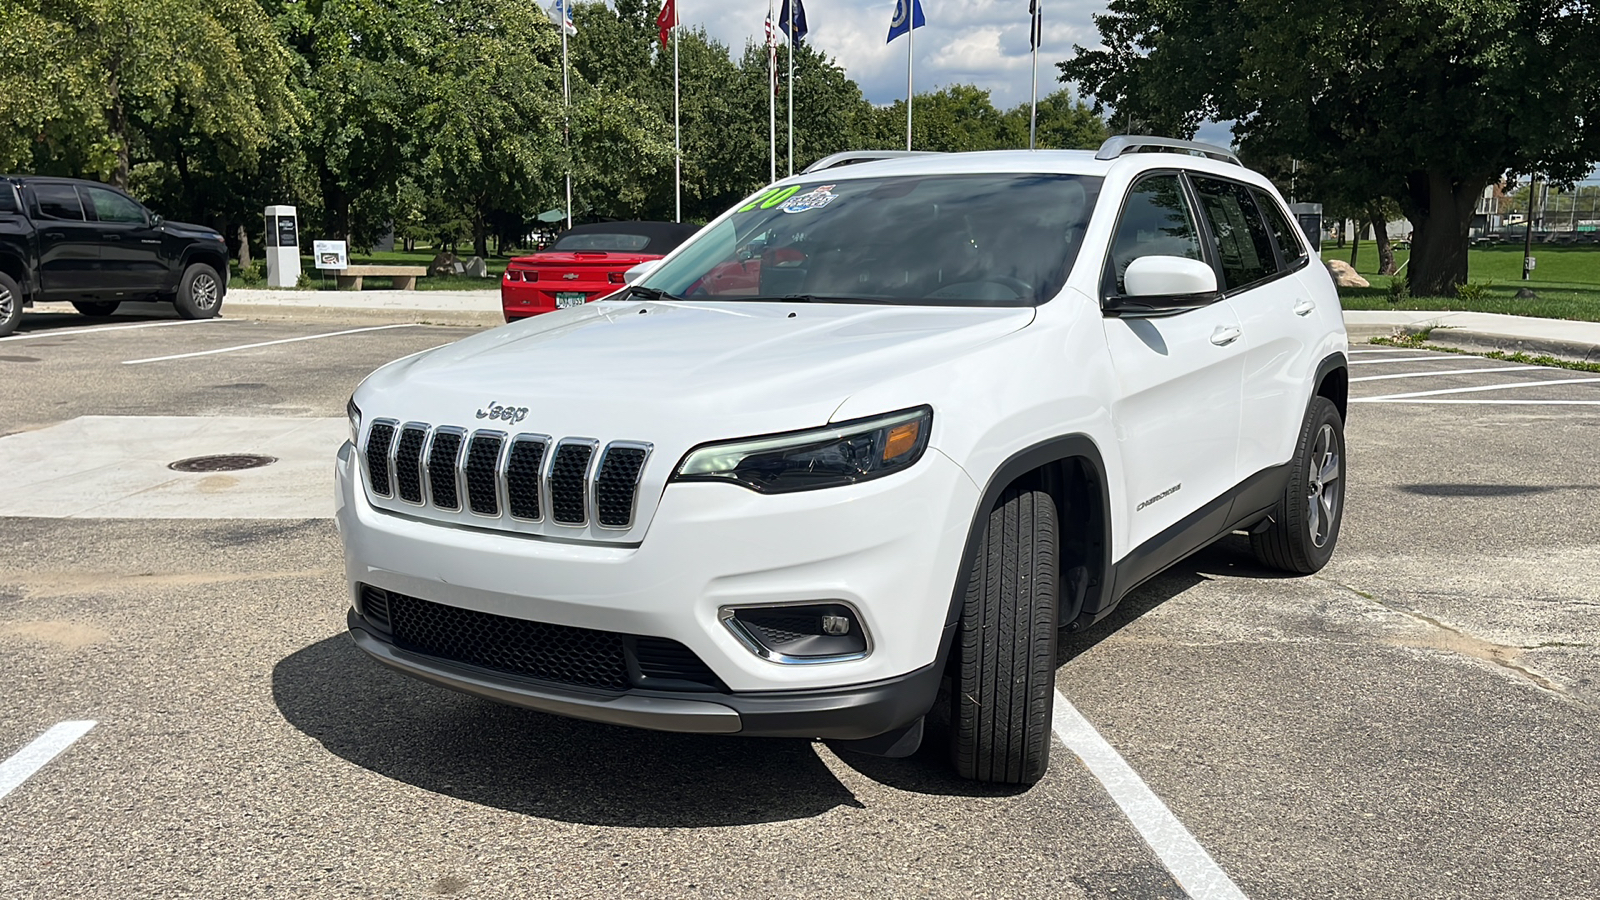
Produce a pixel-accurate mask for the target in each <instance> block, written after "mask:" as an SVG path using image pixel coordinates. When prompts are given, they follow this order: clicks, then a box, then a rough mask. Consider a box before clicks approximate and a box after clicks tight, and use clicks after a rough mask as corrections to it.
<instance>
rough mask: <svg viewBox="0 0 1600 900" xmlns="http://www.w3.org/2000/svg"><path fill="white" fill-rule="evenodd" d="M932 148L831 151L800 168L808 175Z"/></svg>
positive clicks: (925, 152)
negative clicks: (831, 152)
mask: <svg viewBox="0 0 1600 900" xmlns="http://www.w3.org/2000/svg"><path fill="white" fill-rule="evenodd" d="M935 152H937V151H934V150H846V151H844V152H843V153H833V154H830V155H828V156H824V157H823V158H821V159H819V160H817V161H816V162H814V163H812V164H811V165H809V166H806V167H805V168H804V169H802V170H801V172H800V174H801V175H810V174H811V173H812V172H821V171H822V170H823V169H837V168H839V167H840V166H853V165H855V164H856V163H864V162H875V161H877V160H880V159H900V158H901V157H904V156H927V155H928V154H930V153H935Z"/></svg>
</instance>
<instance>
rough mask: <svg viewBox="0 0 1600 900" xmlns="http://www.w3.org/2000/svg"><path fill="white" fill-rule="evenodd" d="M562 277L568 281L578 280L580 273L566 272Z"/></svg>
mask: <svg viewBox="0 0 1600 900" xmlns="http://www.w3.org/2000/svg"><path fill="white" fill-rule="evenodd" d="M561 277H562V278H565V279H566V280H568V281H577V280H578V273H577V272H568V273H567V274H565V275H563V276H561Z"/></svg>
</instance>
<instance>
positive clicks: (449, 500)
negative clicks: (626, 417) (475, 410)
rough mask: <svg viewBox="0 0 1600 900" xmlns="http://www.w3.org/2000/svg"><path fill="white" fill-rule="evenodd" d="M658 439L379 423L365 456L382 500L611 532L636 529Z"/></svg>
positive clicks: (369, 476)
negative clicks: (643, 482)
mask: <svg viewBox="0 0 1600 900" xmlns="http://www.w3.org/2000/svg"><path fill="white" fill-rule="evenodd" d="M650 449H651V448H650V445H649V444H644V443H639V442H636V441H615V442H612V443H611V444H608V445H604V446H602V445H601V444H600V443H599V442H598V441H593V440H590V439H588V438H567V439H563V440H552V439H551V438H549V437H547V436H545V435H542V434H513V435H508V434H506V433H505V432H501V431H492V430H485V431H478V432H472V433H469V432H467V431H466V430H465V429H462V428H458V427H455V426H449V425H446V426H432V425H428V424H425V423H421V422H407V423H405V424H404V425H401V424H400V423H398V422H396V421H395V420H394V419H380V420H377V421H374V422H373V423H372V425H371V426H370V428H369V429H368V431H367V443H366V445H365V448H364V449H363V451H362V454H361V459H362V460H363V461H364V462H365V463H366V469H367V484H368V486H369V488H370V490H371V492H372V494H373V495H374V496H376V497H385V498H387V497H398V498H399V499H401V500H404V501H406V502H407V503H410V504H413V505H420V506H423V507H425V508H426V507H431V508H433V509H437V510H439V511H441V512H444V513H451V514H455V515H459V514H461V513H463V512H465V511H468V510H470V511H471V513H472V514H473V518H472V519H471V520H470V521H472V522H473V523H475V524H483V525H488V526H489V527H493V524H492V523H485V522H481V521H480V520H481V519H500V520H501V521H502V522H503V523H504V527H506V528H508V529H512V530H521V529H517V528H516V526H514V525H513V523H512V521H509V520H516V521H520V522H532V523H539V522H545V521H547V520H548V521H549V522H550V523H553V524H555V525H561V526H566V527H572V528H584V527H587V526H589V525H591V524H593V525H596V526H598V527H599V528H602V529H607V530H612V531H626V530H628V529H629V528H632V527H633V524H634V511H635V507H636V506H637V502H636V501H637V497H638V491H639V482H640V479H641V477H642V475H643V474H644V467H645V464H646V463H647V462H648V460H649V457H650Z"/></svg>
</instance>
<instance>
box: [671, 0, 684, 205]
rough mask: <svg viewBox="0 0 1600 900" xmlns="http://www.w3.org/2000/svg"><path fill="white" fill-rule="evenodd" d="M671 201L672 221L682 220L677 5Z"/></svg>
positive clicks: (674, 17) (675, 12) (674, 13)
mask: <svg viewBox="0 0 1600 900" xmlns="http://www.w3.org/2000/svg"><path fill="white" fill-rule="evenodd" d="M672 202H673V209H674V213H673V219H672V221H674V222H682V221H683V129H682V128H681V127H679V124H678V7H677V4H676V3H674V4H673V7H672Z"/></svg>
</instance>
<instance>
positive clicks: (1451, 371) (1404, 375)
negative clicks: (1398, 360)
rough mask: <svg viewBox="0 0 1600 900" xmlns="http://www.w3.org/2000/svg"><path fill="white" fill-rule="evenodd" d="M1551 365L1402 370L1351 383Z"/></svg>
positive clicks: (1517, 370)
mask: <svg viewBox="0 0 1600 900" xmlns="http://www.w3.org/2000/svg"><path fill="white" fill-rule="evenodd" d="M1548 368H1549V366H1489V367H1488V368H1478V369H1445V370H1443V371H1438V372H1401V373H1399V374H1396V375H1366V376H1363V377H1361V378H1352V379H1350V383H1351V384H1354V383H1355V382H1357V381H1383V380H1384V379H1387V378H1431V377H1433V376H1434V375H1471V374H1474V373H1476V372H1522V371H1526V370H1528V369H1548Z"/></svg>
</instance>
